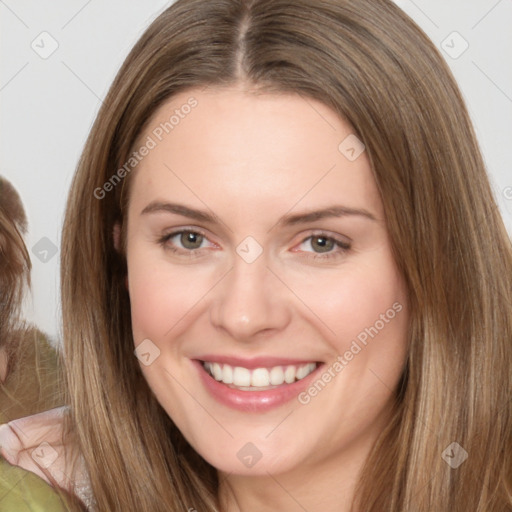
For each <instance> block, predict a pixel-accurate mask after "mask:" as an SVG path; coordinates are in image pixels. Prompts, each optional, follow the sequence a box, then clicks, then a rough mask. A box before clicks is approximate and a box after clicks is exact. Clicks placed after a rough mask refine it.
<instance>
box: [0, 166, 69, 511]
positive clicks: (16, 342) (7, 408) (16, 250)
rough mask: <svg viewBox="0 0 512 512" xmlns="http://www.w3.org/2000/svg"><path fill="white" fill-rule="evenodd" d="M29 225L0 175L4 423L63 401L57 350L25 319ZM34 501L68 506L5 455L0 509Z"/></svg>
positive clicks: (0, 415) (0, 398)
mask: <svg viewBox="0 0 512 512" xmlns="http://www.w3.org/2000/svg"><path fill="white" fill-rule="evenodd" d="M26 230H27V218H26V215H25V210H24V209H23V204H22V202H21V199H20V197H19V194H18V192H17V191H16V189H15V188H14V187H13V186H12V184H11V183H10V182H9V181H8V180H7V179H5V178H3V177H1V176H0V260H1V265H0V423H7V422H9V421H14V420H15V419H16V418H22V417H25V416H29V415H33V414H36V413H40V412H42V411H46V410H47V409H51V408H54V407H57V406H59V405H61V404H62V403H63V402H62V397H61V395H60V387H59V364H58V359H57V354H56V352H55V350H54V349H53V347H52V346H51V345H50V344H49V342H48V340H47V339H46V337H45V336H44V335H43V333H41V332H40V331H39V330H38V329H35V328H33V327H29V326H27V325H25V324H24V323H23V322H22V321H21V319H20V307H21V301H22V298H23V294H24V291H25V287H26V286H27V285H29V283H30V267H31V265H30V258H29V255H28V252H27V249H26V247H25V243H24V241H23V234H25V233H26ZM45 418H47V416H46V415H45ZM20 435H21V436H22V435H23V434H20ZM31 504H32V505H34V504H36V505H35V506H37V504H39V505H44V506H46V507H48V508H50V509H51V510H55V511H57V510H61V509H62V510H64V509H63V508H62V507H63V505H62V502H61V501H60V500H59V499H58V496H56V495H55V493H54V492H53V491H52V489H51V488H50V487H49V486H48V484H47V483H45V482H44V481H43V480H42V479H41V478H39V477H37V476H34V475H32V474H26V472H24V471H23V470H22V469H20V468H18V467H13V466H10V465H9V464H7V463H6V462H5V460H4V459H2V458H0V510H17V511H22V510H30V508H29V507H30V506H31ZM32 510H35V508H32Z"/></svg>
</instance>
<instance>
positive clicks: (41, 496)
mask: <svg viewBox="0 0 512 512" xmlns="http://www.w3.org/2000/svg"><path fill="white" fill-rule="evenodd" d="M47 510H51V511H52V512H66V510H67V508H66V506H65V504H64V503H63V501H62V499H61V497H60V496H59V494H58V493H57V492H56V491H55V490H54V489H53V488H52V487H51V486H50V485H48V484H47V483H46V482H45V481H44V480H42V479H41V478H39V477H38V476H36V475H34V474H33V473H31V472H30V471H26V470H24V469H22V468H19V467H16V466H12V465H11V464H9V463H8V462H7V461H6V460H5V459H3V458H2V457H0V511H6V512H7V511H10V512H11V511H16V512H43V511H47Z"/></svg>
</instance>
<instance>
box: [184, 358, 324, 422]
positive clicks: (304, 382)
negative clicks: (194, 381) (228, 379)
mask: <svg viewBox="0 0 512 512" xmlns="http://www.w3.org/2000/svg"><path fill="white" fill-rule="evenodd" d="M192 362H193V364H194V365H195V366H196V367H197V370H198V372H199V377H200V379H201V380H202V382H203V384H204V386H205V387H206V389H207V390H208V391H209V392H210V394H211V395H212V396H213V398H215V399H216V400H217V401H219V402H220V403H222V404H224V405H227V406H228V407H231V408H233V409H237V410H239V411H243V412H265V411H268V410H270V409H274V408H276V407H279V406H280V405H283V404H285V403H287V402H289V401H290V400H293V399H294V398H296V397H297V396H298V395H299V393H301V392H302V391H304V390H305V389H306V388H307V387H308V386H309V385H310V384H311V382H312V381H313V380H314V379H315V377H316V375H317V373H318V372H319V370H321V368H322V367H323V366H324V365H323V364H319V365H318V367H317V368H316V369H315V370H313V371H312V372H311V373H310V374H309V375H308V376H307V377H304V378H303V379H301V380H298V381H296V382H294V383H292V384H283V385H281V386H277V387H275V388H273V389H266V390H264V391H242V390H239V389H233V388H230V387H228V386H226V384H223V383H222V382H218V381H216V380H215V379H214V378H213V377H212V376H211V375H210V374H209V373H207V371H206V370H205V369H204V367H203V363H202V362H201V361H198V360H193V361H192Z"/></svg>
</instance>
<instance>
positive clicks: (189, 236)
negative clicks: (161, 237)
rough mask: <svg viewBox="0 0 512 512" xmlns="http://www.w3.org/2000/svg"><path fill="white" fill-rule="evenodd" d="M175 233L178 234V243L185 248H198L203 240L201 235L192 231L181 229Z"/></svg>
mask: <svg viewBox="0 0 512 512" xmlns="http://www.w3.org/2000/svg"><path fill="white" fill-rule="evenodd" d="M177 234H179V235H180V243H181V245H182V246H183V247H184V248H185V249H190V250H194V249H199V248H200V247H201V244H202V243H203V240H204V237H203V235H200V234H199V233H195V232H194V231H183V232H181V233H177Z"/></svg>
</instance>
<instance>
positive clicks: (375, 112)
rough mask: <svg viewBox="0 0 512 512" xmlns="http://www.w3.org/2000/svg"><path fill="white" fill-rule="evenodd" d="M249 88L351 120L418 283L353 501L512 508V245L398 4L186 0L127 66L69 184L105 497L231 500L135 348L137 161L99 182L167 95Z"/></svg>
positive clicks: (83, 342)
mask: <svg viewBox="0 0 512 512" xmlns="http://www.w3.org/2000/svg"><path fill="white" fill-rule="evenodd" d="M240 82H243V83H245V84H247V85H248V88H251V89H253V90H255V91H256V90H257V91H260V92H263V93H270V94H271V93H290V94H300V95H302V96H303V97H305V98H308V97H309V98H313V99H316V100H319V101H321V102H323V103H324V104H325V105H327V106H328V107H330V108H332V109H333V110H334V111H335V112H336V113H338V114H339V115H340V116H341V117H342V118H343V119H345V120H346V121H348V122H349V123H350V124H351V125H352V127H353V128H354V131H355V133H356V134H357V136H358V137H359V138H360V139H361V140H362V141H363V143H364V144H365V146H366V151H367V155H368V157H369V159H370V163H371V166H372V170H373V173H374V177H375V180H376V183H377V186H378V189H379V191H380V194H381V198H382V201H383V205H384V209H385V214H386V220H387V226H388V231H389V236H390V240H391V243H392V247H393V251H394V256H395V258H396V262H397V265H398V267H399V269H400V271H401V273H402V275H403V277H404V279H405V282H406V284H407V288H408V294H409V301H410V305H411V309H410V311H411V339H410V352H409V356H408V360H407V365H406V370H405V372H404V376H403V379H402V385H401V386H400V389H397V400H396V414H395V415H394V417H393V419H392V421H391V423H390V424H389V425H388V427H387V428H386V429H385V431H384V432H383V433H382V435H381V437H380V438H379V440H378V441H377V443H376V444H375V447H374V449H373V451H372V453H371V454H370V456H369V459H368V461H367V464H366V466H365V468H364V471H363V473H362V475H361V478H360V483H359V486H358V489H357V495H356V504H355V505H354V510H358V511H365V512H386V511H387V512H409V511H414V512H427V511H428V512H431V511H432V510H434V511H436V512H448V511H450V512H453V511H460V512H467V511H469V510H471V511H474V512H498V511H500V512H501V511H505V510H512V490H511V487H510V475H511V458H510V457H511V448H512V446H511V435H512V418H511V410H510V403H509V401H510V398H511V396H510V391H511V377H512V372H511V367H512V315H511V304H512V289H511V282H512V281H511V276H512V250H511V244H510V238H509V236H508V234H507V232H506V230H505V228H504V225H503V222H502V220H501V218H500V216H499V212H498V209H497V206H496V202H495V200H494V198H493V194H492V192H491V189H490V186H489V182H488V178H487V176H486V171H485V167H484V163H483V161H482V157H481V153H480V150H479V147H478V144H477V141H476V137H475V133H474V131H473V128H472V125H471V122H470V119H469V116H468V113H467V110H466V107H465V105H464V102H463V99H462V97H461V94H460V92H459V90H458V88H457V85H456V82H455V80H454V78H453V76H452V74H451V72H450V70H449V68H448V66H447V65H446V63H445V62H444V60H443V58H442V57H441V55H440V54H439V52H438V50H437V49H436V48H435V46H434V45H433V44H432V42H431V41H430V40H429V39H428V38H427V36H426V35H425V34H424V33H423V32H422V30H421V29H420V28H419V27H418V26H416V25H415V23H413V22H412V21H411V20H410V19H409V18H408V17H407V16H406V15H405V14H404V13H403V12H402V11H401V10H400V9H399V8H398V7H397V6H395V5H394V4H393V3H392V2H391V1H389V0H358V1H357V2H353V1H350V0H322V1H313V0H293V1H292V0H255V1H249V0H215V1H209V2H205V1H203V0H178V1H177V2H176V3H174V4H173V5H172V6H171V7H169V8H168V9H167V10H166V11H165V12H164V13H163V14H161V15H160V16H159V17H158V18H157V19H156V20H155V21H154V22H153V23H152V24H151V26H150V27H149V28H148V29H147V31H146V32H145V33H144V35H143V36H142V37H141V39H140V40H139V41H138V43H137V44H136V45H135V47H134V48H133V50H132V51H131V53H130V54H129V56H128V57H127V59H126V60H125V62H124V64H123V65H122V67H121V69H120V71H119V73H118V75H117V77H116V79H115V81H114V83H113V85H112V87H111V89H110V91H109V92H108V94H107V96H106V98H105V100H104V103H103V106H102V108H101V110H100V112H99V114H98V117H97V119H96V122H95V124H94V126H93V128H92V131H91V133H90V136H89V138H88V141H87V143H86V146H85V149H84V151H83V154H82V157H81V159H80V162H79V165H78V169H77V172H76V175H75V177H74V181H73V184H72V187H71V192H70V195H69V199H68V205H67V212H66V218H65V225H64V232H63V242H62V260H61V269H62V275H61V286H62V301H63V304H62V311H63V322H64V327H63V334H64V355H65V364H66V371H67V383H68V392H69V397H68V399H69V403H70V405H71V409H70V411H71V413H70V417H69V424H68V428H69V429H70V430H72V431H73V432H75V433H76V436H77V443H78V446H79V448H80V450H81V451H82V453H83V456H84V458H85V461H86V465H87V468H88V471H89V474H90V477H91V482H92V487H93V491H94V494H95V497H96V501H97V504H98V508H99V510H100V511H118V510H119V511H121V510H122V511H148V512H149V511H151V512H157V511H164V510H165V511H178V510H188V509H189V508H194V509H195V510H197V511H198V512H202V511H205V512H206V511H208V512H213V511H217V510H219V504H218V499H217V486H218V480H217V474H216V471H215V469H214V468H213V467H211V466H210V465H209V464H208V463H206V462H205V461H204V460H203V459H202V458H201V457H199V456H198V455H197V454H196V453H195V452H194V450H193V449H192V448H191V447H190V446H189V445H188V443H187V442H186V441H185V440H184V438H183V436H182V435H181V433H180V432H179V431H178V430H177V428H176V427H175V426H174V424H173V422H172V420H171V419H170V418H169V417H168V416H167V414H166V413H165V411H164V410H163V409H162V407H160V405H159V404H158V403H157V401H156V399H155V398H154V396H153V395H152V393H151V390H150V389H149V387H148V385H147V383H146V381H145V380H144V378H143V375H142V372H141V371H140V368H139V363H138V361H137V359H136V358H135V357H134V355H133V350H134V346H133V339H132V332H131V321H130V302H129V296H128V292H127V290H126V287H125V279H126V261H125V258H124V256H123V254H122V251H121V253H119V252H117V251H116V250H115V248H114V244H113V229H114V225H115V223H116V222H121V223H122V221H123V218H124V216H125V214H126V204H127V197H128V195H129V183H130V180H131V178H132V177H133V174H134V173H135V172H136V170H134V171H133V172H132V173H123V183H122V185H120V186H115V185H117V183H113V182H112V181H110V183H111V184H112V186H111V187H105V186H104V185H105V183H107V182H109V180H112V179H113V178H112V177H113V175H114V174H115V173H116V172H117V170H118V169H119V168H120V167H121V166H123V164H124V163H125V162H127V161H128V159H129V156H130V153H131V151H133V147H134V144H135V142H136V140H137V137H138V136H139V135H140V133H141V131H142V130H143V129H144V127H145V126H146V124H147V122H148V120H149V119H150V117H151V115H152V114H153V113H154V112H155V110H156V109H157V108H158V107H159V106H160V105H161V104H162V102H163V101H164V100H167V99H169V98H170V97H171V96H172V95H174V94H176V93H178V92H181V91H185V90H187V89H191V88H195V87H203V86H208V85H215V86H230V85H234V84H236V83H240ZM340 142H341V141H340ZM124 174H127V176H126V177H124ZM118 177H119V174H118ZM107 188H108V190H107ZM121 190H123V193H121ZM95 191H96V193H95ZM452 443H457V445H454V444H452ZM461 449H464V450H465V452H467V454H468V459H467V461H465V462H464V463H463V464H461V465H460V466H459V467H457V468H455V467H453V465H450V464H449V463H447V461H449V458H450V457H453V453H454V451H453V450H456V451H457V450H458V452H457V453H459V454H460V453H463V452H461V451H460V450H461ZM447 450H448V451H447ZM450 450H451V451H450Z"/></svg>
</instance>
